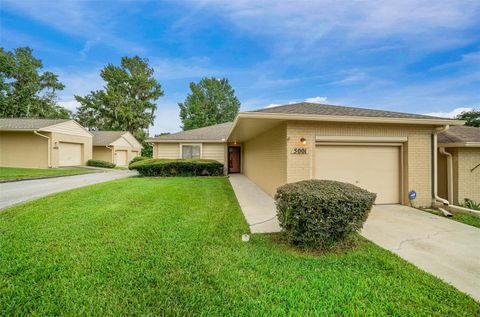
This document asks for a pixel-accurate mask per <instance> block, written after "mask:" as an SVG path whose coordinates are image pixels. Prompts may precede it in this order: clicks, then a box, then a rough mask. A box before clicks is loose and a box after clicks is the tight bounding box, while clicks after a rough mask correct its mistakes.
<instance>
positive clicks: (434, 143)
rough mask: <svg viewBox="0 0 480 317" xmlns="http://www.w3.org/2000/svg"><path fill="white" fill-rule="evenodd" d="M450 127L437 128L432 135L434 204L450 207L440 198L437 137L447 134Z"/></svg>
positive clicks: (446, 201)
mask: <svg viewBox="0 0 480 317" xmlns="http://www.w3.org/2000/svg"><path fill="white" fill-rule="evenodd" d="M449 127H450V126H449V125H448V124H447V125H445V126H443V127H441V128H435V130H434V132H433V134H432V196H433V199H432V203H436V202H441V203H442V204H443V205H445V206H448V205H450V203H449V202H448V200H446V199H443V198H440V197H438V192H437V188H438V184H437V166H438V162H437V151H438V150H437V135H438V134H439V133H442V132H445V131H447V130H448V128H449Z"/></svg>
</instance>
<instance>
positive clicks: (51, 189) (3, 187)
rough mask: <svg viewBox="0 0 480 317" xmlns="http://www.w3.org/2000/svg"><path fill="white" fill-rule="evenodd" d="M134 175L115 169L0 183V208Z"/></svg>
mask: <svg viewBox="0 0 480 317" xmlns="http://www.w3.org/2000/svg"><path fill="white" fill-rule="evenodd" d="M134 175H137V172H134V171H123V170H115V171H108V172H104V173H93V174H83V175H75V176H63V177H55V178H46V179H36V180H29V181H18V182H9V183H0V209H4V208H7V207H10V206H13V205H15V204H18V203H21V202H25V201H28V200H32V199H37V198H40V197H43V196H47V195H50V194H53V193H58V192H62V191H66V190H69V189H73V188H79V187H83V186H88V185H93V184H98V183H103V182H108V181H111V180H115V179H121V178H125V177H129V176H134Z"/></svg>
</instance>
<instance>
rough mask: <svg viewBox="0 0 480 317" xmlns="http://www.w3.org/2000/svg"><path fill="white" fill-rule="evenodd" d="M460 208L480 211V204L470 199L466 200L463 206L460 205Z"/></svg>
mask: <svg viewBox="0 0 480 317" xmlns="http://www.w3.org/2000/svg"><path fill="white" fill-rule="evenodd" d="M460 206H462V207H465V208H468V209H473V210H480V203H477V202H476V201H475V200H472V199H468V198H465V199H464V201H463V204H460Z"/></svg>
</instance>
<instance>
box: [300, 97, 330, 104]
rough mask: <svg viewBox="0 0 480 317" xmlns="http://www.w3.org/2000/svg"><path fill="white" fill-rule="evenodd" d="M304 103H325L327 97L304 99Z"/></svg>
mask: <svg viewBox="0 0 480 317" xmlns="http://www.w3.org/2000/svg"><path fill="white" fill-rule="evenodd" d="M305 102H311V103H327V97H313V98H307V99H305Z"/></svg>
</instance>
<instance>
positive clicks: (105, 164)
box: [87, 160, 115, 168]
mask: <svg viewBox="0 0 480 317" xmlns="http://www.w3.org/2000/svg"><path fill="white" fill-rule="evenodd" d="M87 166H95V167H104V168H114V167H115V164H113V163H110V162H107V161H101V160H88V161H87Z"/></svg>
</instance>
